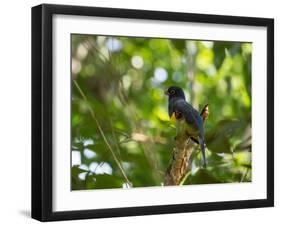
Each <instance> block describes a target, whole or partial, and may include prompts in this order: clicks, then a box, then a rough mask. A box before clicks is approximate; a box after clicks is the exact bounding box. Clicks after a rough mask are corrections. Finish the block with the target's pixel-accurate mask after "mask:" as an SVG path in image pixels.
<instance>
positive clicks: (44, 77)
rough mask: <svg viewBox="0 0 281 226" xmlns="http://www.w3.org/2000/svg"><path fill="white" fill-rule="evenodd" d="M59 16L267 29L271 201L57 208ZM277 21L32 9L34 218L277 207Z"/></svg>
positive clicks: (70, 8)
mask: <svg viewBox="0 0 281 226" xmlns="http://www.w3.org/2000/svg"><path fill="white" fill-rule="evenodd" d="M55 14H62V15H81V16H97V17H111V18H128V19H146V20H162V21H182V22H195V23H212V24H223V25H247V26H258V27H266V29H267V198H266V199H257V200H246V201H226V202H209V203H194V204H171V205H161V206H143V207H130V208H110V209H93V210H73V211H63V212H54V211H53V210H52V202H53V196H52V184H53V181H52V135H53V134H52V129H53V128H52V123H53V118H52V110H53V102H52V98H53V94H52V87H53V79H52V48H53V46H52V18H53V15H55ZM273 157H274V20H273V19H268V18H253V17H238V16H222V15H203V14H191V13H177V12H160V11H144V10H132V9H117V8H97V7H83V6H66V5H49V4H43V5H39V6H35V7H33V8H32V218H34V219H37V220H40V221H56V220H72V219H86V218H103V217H121V216H134V215H148V214H167V213H179V212H194V211H210V210H228V209H242V208H257V207H270V206H274V159H273Z"/></svg>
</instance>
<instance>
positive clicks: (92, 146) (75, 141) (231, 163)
mask: <svg viewBox="0 0 281 226" xmlns="http://www.w3.org/2000/svg"><path fill="white" fill-rule="evenodd" d="M251 48H252V46H251V44H250V43H239V42H222V41H216V42H211V41H193V40H176V39H173V40H172V39H153V38H128V37H105V36H91V35H72V79H73V83H72V171H71V172H72V189H74V190H80V189H98V188H122V187H123V188H127V187H130V186H133V187H144V186H159V185H161V183H162V182H163V176H164V173H165V170H166V168H167V166H168V164H169V161H170V158H171V153H172V150H173V147H174V136H175V127H174V125H173V124H172V123H171V122H170V121H169V117H168V113H167V98H166V97H165V95H164V91H165V90H166V89H167V87H168V86H170V85H177V86H180V87H182V88H183V89H184V91H185V94H186V97H187V100H188V101H189V102H190V103H191V104H192V105H193V106H194V107H195V108H197V109H198V110H199V111H200V110H201V109H202V107H204V106H205V104H207V103H208V104H209V111H210V115H209V118H208V119H207V120H206V124H205V131H206V145H207V160H208V167H207V170H203V169H201V154H200V151H199V150H197V151H196V152H195V157H194V161H193V164H192V169H191V172H190V174H189V175H188V176H187V178H186V180H185V182H184V184H206V183H229V182H246V181H251V51H252V49H251ZM83 95H84V97H83ZM91 111H92V113H91ZM103 135H104V136H103Z"/></svg>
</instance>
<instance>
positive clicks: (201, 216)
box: [0, 0, 281, 226]
mask: <svg viewBox="0 0 281 226" xmlns="http://www.w3.org/2000/svg"><path fill="white" fill-rule="evenodd" d="M47 2H48V3H57V4H73V5H92V6H103V7H120V8H139V9H150V10H164V11H165V10H166V11H182V12H194V13H210V14H229V15H239V16H256V17H274V18H275V31H276V33H275V40H276V42H275V62H276V63H277V62H278V61H280V59H281V56H280V50H281V49H280V44H281V43H280V40H281V29H280V23H281V14H280V7H279V8H278V1H273V0H267V1H260V2H259V3H257V1H252V2H251V1H243V0H236V1H231V2H229V1H221V0H213V1H205V2H203V1H199V0H197V1H190V2H188V1H180V0H173V1H168V2H164V1H151V0H150V1H149V0H141V1H140V0H139V1H130V0H127V1H125V0H124V1H121V0H119V1H116V0H115V1H114V0H106V1H102V0H96V1H94V2H93V1H89V0H88V1H86V0H80V1H74V0H72V1H71V0H68V1H66V0H65V1H47ZM39 3H41V1H35V0H28V1H5V2H2V4H1V14H0V15H1V20H0V21H1V22H0V23H1V35H0V39H1V41H0V43H1V46H0V50H1V52H0V62H1V64H0V65H1V67H0V76H1V81H0V93H1V95H0V98H1V101H0V103H1V110H0V114H1V116H0V131H1V136H0V137H1V147H0V148H1V158H0V162H1V163H0V167H1V170H0V172H1V179H0V181H1V186H0V213H1V217H0V222H1V225H15V224H17V223H18V224H19V225H37V224H39V223H38V222H37V221H35V220H32V219H30V218H29V214H30V164H31V163H30V155H31V151H30V148H31V144H30V139H31V136H30V118H31V116H30V104H31V101H30V96H31V91H30V65H31V63H30V45H31V41H30V33H31V30H30V29H31V28H30V20H31V18H30V7H31V6H33V5H36V4H39ZM280 73H281V67H280V64H276V70H275V75H276V79H275V81H276V82H275V83H276V84H281V83H280V82H281V80H280V77H279V76H278V75H279V74H280ZM280 96H281V91H280V90H279V91H278V90H277V87H276V96H275V103H276V105H275V106H276V109H275V115H280V113H281V107H280V104H279V106H278V105H277V100H278V99H280ZM279 126H280V117H279V118H278V117H276V121H275V128H278V127H279ZM275 134H276V135H275V140H276V145H275V150H276V154H275V159H280V157H281V156H280V152H279V150H278V149H280V147H281V143H280V140H281V139H278V137H279V136H280V135H281V134H280V130H278V131H277V130H276V133H275ZM15 156H16V160H14V159H15ZM10 158H13V161H10ZM275 162H276V164H275V165H276V167H275V172H276V176H275V178H276V186H275V189H276V201H275V204H276V207H275V208H262V209H248V210H232V211H217V212H204V213H188V214H170V215H161V216H157V215H156V216H145V217H127V218H115V219H99V220H83V221H72V222H60V223H54V224H60V225H74V224H79V225H92V224H95V225H124V226H125V225H146V224H149V225H153V224H162V225H170V224H175V223H184V224H194V225H195V224H196V225H204V224H205V225H207V224H208V225H228V226H231V225H239V224H241V225H242V224H248V225H249V224H251V225H252V224H267V223H268V222H269V221H271V222H275V221H277V220H278V219H280V217H278V213H279V212H280V211H281V205H280V204H281V198H280V192H279V191H280V185H281V179H280V172H281V167H280V164H279V165H277V161H275Z"/></svg>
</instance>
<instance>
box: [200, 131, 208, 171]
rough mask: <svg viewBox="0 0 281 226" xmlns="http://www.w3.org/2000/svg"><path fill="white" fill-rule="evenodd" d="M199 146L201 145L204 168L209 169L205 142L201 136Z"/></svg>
mask: <svg viewBox="0 0 281 226" xmlns="http://www.w3.org/2000/svg"><path fill="white" fill-rule="evenodd" d="M199 144H200V149H201V152H202V157H203V167H204V168H206V167H207V161H206V152H205V142H204V139H203V138H202V137H200V136H199Z"/></svg>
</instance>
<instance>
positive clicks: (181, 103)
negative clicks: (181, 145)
mask: <svg viewBox="0 0 281 226" xmlns="http://www.w3.org/2000/svg"><path fill="white" fill-rule="evenodd" d="M165 94H166V95H168V97H169V104H168V113H169V116H170V119H171V121H174V122H177V123H178V125H179V123H181V122H184V123H183V125H184V127H183V131H184V132H185V133H186V135H188V136H189V137H190V139H192V140H193V141H194V142H196V143H197V144H199V145H200V149H201V152H202V157H203V167H204V168H206V166H207V162H206V154H205V138H204V125H203V119H202V117H201V115H200V114H199V112H198V111H197V110H196V109H194V108H193V106H192V105H191V104H189V103H188V102H187V101H186V99H185V95H184V92H183V90H182V89H181V88H180V87H178V86H170V87H169V88H168V89H167V90H166V91H165ZM206 106H207V105H206Z"/></svg>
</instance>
